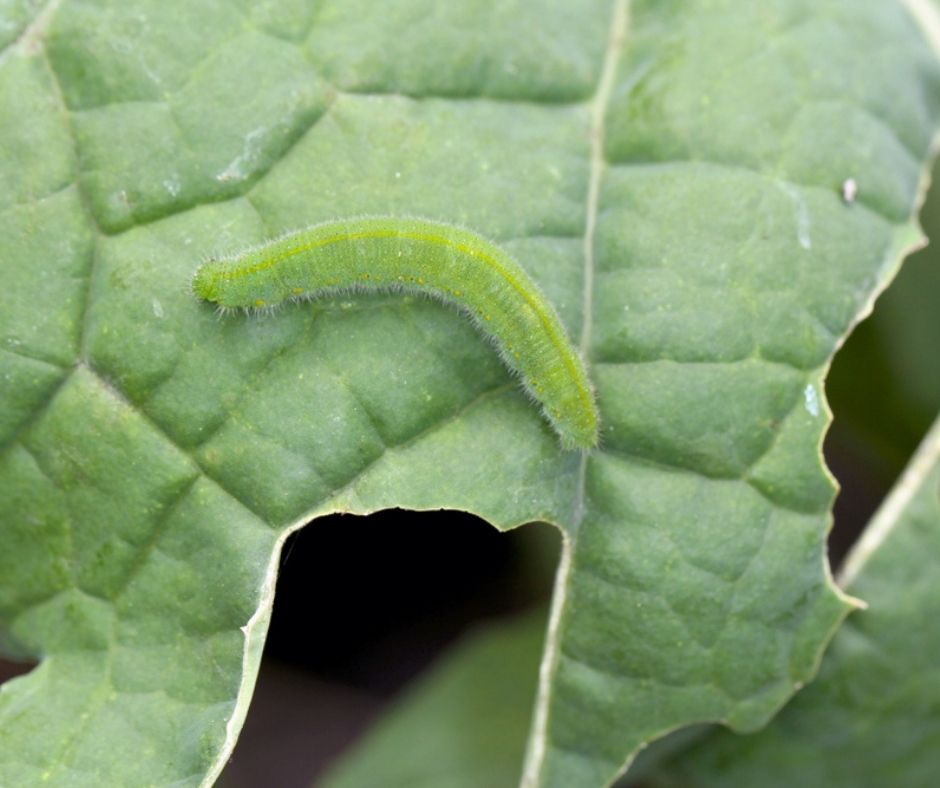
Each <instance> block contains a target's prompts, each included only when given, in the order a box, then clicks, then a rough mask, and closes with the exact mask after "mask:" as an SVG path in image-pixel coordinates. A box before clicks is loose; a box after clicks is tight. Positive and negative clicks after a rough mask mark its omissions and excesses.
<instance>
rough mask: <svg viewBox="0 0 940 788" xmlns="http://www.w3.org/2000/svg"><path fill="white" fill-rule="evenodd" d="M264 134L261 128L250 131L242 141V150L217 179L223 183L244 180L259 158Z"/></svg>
mask: <svg viewBox="0 0 940 788" xmlns="http://www.w3.org/2000/svg"><path fill="white" fill-rule="evenodd" d="M263 136H264V129H261V128H258V129H255V130H254V131H250V132H248V134H247V135H246V136H245V140H244V142H243V143H242V152H241V153H239V154H238V156H236V157H235V158H234V159H232V160H231V161H230V162H229V164H228V166H227V167H226V168H225V169H224V170H222V172H220V173H219V174H218V175H216V176H215V179H216V180H217V181H222V182H223V183H227V182H228V181H240V180H244V179H245V178H246V177H247V176H248V174H249V173H250V172H251V168H252V167H253V166H254V165H255V164H256V162H257V160H258V155H259V154H260V153H261V141H262V138H263Z"/></svg>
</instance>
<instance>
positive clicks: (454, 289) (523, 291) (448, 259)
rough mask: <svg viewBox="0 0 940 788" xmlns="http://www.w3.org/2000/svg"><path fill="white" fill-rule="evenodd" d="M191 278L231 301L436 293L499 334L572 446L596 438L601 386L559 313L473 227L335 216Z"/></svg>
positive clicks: (265, 303)
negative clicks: (350, 293)
mask: <svg viewBox="0 0 940 788" xmlns="http://www.w3.org/2000/svg"><path fill="white" fill-rule="evenodd" d="M192 288H193V292H194V293H195V294H196V295H197V296H198V297H199V298H201V299H203V300H205V301H211V302H213V303H215V304H218V305H219V306H220V307H223V308H228V307H245V308H255V309H263V308H265V307H270V306H274V305H276V304H280V303H282V302H283V301H286V300H289V299H306V298H316V297H318V296H321V295H324V294H328V293H335V292H337V291H339V292H348V291H350V290H353V291H363V292H365V291H376V290H378V291H386V292H387V291H393V292H415V293H426V294H428V295H432V296H435V297H436V298H439V299H441V300H442V301H445V302H447V303H449V304H453V305H455V306H457V307H459V308H460V309H462V310H464V311H466V312H467V313H468V314H469V315H470V317H471V318H472V319H473V321H474V322H475V323H476V325H477V326H478V327H479V328H480V330H481V331H482V332H483V333H484V334H485V335H486V336H488V337H491V338H492V339H493V341H494V342H495V344H496V347H497V348H498V350H499V353H500V355H501V356H502V358H503V360H504V361H505V362H506V364H507V365H508V366H509V368H510V369H511V370H513V371H515V372H518V373H519V375H520V377H521V378H522V382H523V385H524V386H525V388H526V390H528V392H529V393H530V394H531V395H532V396H533V397H534V398H535V399H536V400H538V402H539V403H540V404H541V406H542V409H543V411H544V413H545V416H546V417H547V418H548V420H549V422H551V424H552V426H553V427H554V429H555V431H556V432H557V433H558V435H559V437H560V439H561V443H562V446H563V447H564V448H566V449H568V448H580V449H590V448H592V447H594V446H596V445H597V434H598V414H597V407H596V405H595V403H594V394H593V391H592V388H591V384H590V381H589V380H588V377H587V374H586V372H585V369H584V365H583V363H582V362H581V358H580V357H579V355H578V353H577V351H576V350H575V349H574V347H573V346H572V344H571V342H570V341H569V339H568V337H567V336H566V334H565V330H564V328H563V327H562V325H561V321H560V320H559V319H558V315H557V314H556V313H555V310H554V309H553V308H552V306H551V304H550V303H549V302H548V301H547V300H546V298H545V296H543V295H542V293H541V292H540V291H539V289H538V287H537V286H536V284H535V283H534V282H533V281H532V279H531V278H530V277H529V276H528V275H527V274H526V273H525V271H524V270H523V269H522V267H521V266H520V265H519V264H518V263H517V262H516V261H515V260H513V259H512V257H510V256H509V255H508V254H507V253H506V252H504V251H503V250H502V249H500V248H499V247H498V246H496V245H495V244H493V243H492V242H491V241H488V240H486V239H485V238H482V237H481V236H479V235H477V234H476V233H473V232H470V231H469V230H465V229H463V228H460V227H454V226H453V225H449V224H444V223H443V222H436V221H430V220H427V219H410V218H408V219H403V218H394V217H365V218H358V219H342V220H338V221H332V222H326V223H325V224H318V225H314V226H312V227H308V228H306V229H303V230H298V231H296V232H293V233H290V234H289V235H285V236H283V237H281V238H278V239H276V240H274V241H270V242H268V243H266V244H264V245H262V246H258V247H255V248H252V249H248V250H247V251H244V252H238V253H236V254H233V255H229V256H225V257H220V258H218V259H213V260H209V261H208V262H206V263H205V264H203V265H202V266H201V267H200V268H199V269H198V270H197V271H196V275H195V277H194V278H193V283H192Z"/></svg>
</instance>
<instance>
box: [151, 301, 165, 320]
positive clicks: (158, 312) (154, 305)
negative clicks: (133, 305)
mask: <svg viewBox="0 0 940 788" xmlns="http://www.w3.org/2000/svg"><path fill="white" fill-rule="evenodd" d="M150 307H151V309H153V316H154V317H155V318H157V319H158V320H163V304H161V303H160V301H159V300H158V299H156V298H153V299H151V301H150Z"/></svg>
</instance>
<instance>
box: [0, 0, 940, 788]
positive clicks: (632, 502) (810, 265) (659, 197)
mask: <svg viewBox="0 0 940 788" xmlns="http://www.w3.org/2000/svg"><path fill="white" fill-rule="evenodd" d="M14 8H15V9H19V10H18V11H16V10H15V12H14V13H13V14H12V15H11V17H10V18H11V19H12V20H14V27H15V29H16V31H17V32H15V33H14V34H13V35H14V36H15V37H12V38H10V39H9V40H10V41H11V43H9V44H8V46H7V49H6V50H4V52H3V54H2V55H0V139H2V141H3V145H2V147H0V150H2V151H3V152H2V154H0V157H2V158H0V187H2V188H0V262H2V266H3V275H4V281H5V283H6V284H7V286H6V288H5V289H4V292H3V294H2V295H0V299H2V301H0V347H2V350H0V353H2V358H0V364H2V373H3V374H2V375H0V380H2V383H0V396H2V407H0V414H2V417H0V447H2V454H0V529H2V538H3V542H4V545H5V547H8V549H7V550H6V551H4V553H3V555H2V556H0V578H2V580H0V629H2V633H3V635H2V638H3V640H2V642H3V644H4V648H5V650H6V651H8V652H9V653H12V654H15V655H20V656H31V657H35V658H41V660H42V661H41V664H40V666H39V667H38V668H37V669H35V670H34V671H33V672H32V673H31V674H29V675H28V676H26V677H23V678H19V679H16V680H14V681H12V682H9V683H7V684H4V686H3V690H2V694H0V782H2V783H11V784H34V783H38V782H41V781H52V782H58V783H65V784H72V785H84V784H88V785H101V784H142V783H150V782H156V783H174V784H198V783H199V782H202V781H211V780H212V779H213V778H214V777H215V776H216V775H217V774H218V772H219V771H220V770H221V767H222V764H224V762H225V760H226V758H227V756H228V754H229V752H230V751H231V748H232V746H233V744H234V740H235V737H236V736H237V733H238V729H239V728H240V725H241V721H242V719H243V716H244V713H245V709H246V704H247V702H248V698H249V696H250V694H251V688H252V685H253V683H254V676H255V673H256V670H257V664H258V660H259V658H260V651H261V646H262V643H263V639H264V634H265V630H266V627H267V621H268V617H269V614H270V605H271V601H272V595H273V583H274V576H275V573H276V566H277V563H276V562H277V554H278V551H279V549H280V546H281V544H282V543H283V540H284V538H285V537H286V535H287V534H288V533H289V532H290V531H291V530H292V529H294V528H296V527H299V526H300V525H301V524H303V523H305V522H307V521H308V520H310V519H312V518H313V517H315V516H317V515H319V514H322V513H326V512H331V511H353V512H360V513H367V512H370V511H374V510H376V509H380V508H386V507H390V506H402V507H407V508H414V509H424V508H428V509H431V508H439V507H449V508H456V509H464V510H467V511H472V512H474V513H477V514H479V515H480V516H482V517H484V518H485V519H487V520H488V521H489V522H491V523H493V525H494V526H496V527H497V528H500V529H507V528H510V527H513V526H516V525H519V524H522V523H526V522H531V521H536V520H540V521H546V522H551V523H554V524H556V525H558V526H559V527H560V528H561V529H562V530H563V531H564V533H565V549H564V552H563V559H562V565H561V567H560V570H559V576H558V586H557V589H558V590H557V594H556V599H555V607H554V612H553V615H552V617H551V623H550V627H549V631H548V639H547V648H546V656H545V664H544V670H543V676H544V680H543V683H542V686H541V689H540V693H539V702H538V705H537V713H536V718H535V728H534V734H533V738H532V744H531V748H530V758H529V762H528V767H527V772H526V775H527V776H526V780H527V781H528V782H530V783H541V784H545V785H565V786H568V785H594V784H599V783H602V782H604V781H606V780H609V779H611V778H612V777H613V776H614V775H615V774H616V773H617V772H618V771H619V770H620V769H621V768H622V767H623V765H624V763H625V762H626V761H627V760H628V759H629V757H630V756H631V753H632V752H634V751H635V749H636V748H637V747H639V746H641V745H642V744H643V742H645V741H646V740H648V739H649V738H651V737H653V736H657V735H659V734H661V733H662V732H664V731H665V730H667V729H669V728H671V727H674V726H677V725H681V724H686V723H688V722H691V721H696V720H714V719H723V720H725V721H726V722H728V723H729V724H730V725H732V726H734V727H736V728H739V729H750V728H754V727H756V726H758V725H761V724H762V723H763V722H764V721H766V719H767V718H768V717H769V716H770V715H772V714H773V713H774V712H775V711H776V709H777V708H779V706H780V705H781V704H782V703H784V702H785V700H786V699H787V697H788V696H789V695H790V694H791V692H792V691H793V689H794V688H795V687H796V686H798V685H799V684H801V683H802V682H804V681H806V680H808V679H809V677H810V676H811V675H812V673H813V672H814V670H815V666H816V664H817V661H818V658H819V654H820V651H821V649H822V647H823V645H824V643H825V641H826V640H827V639H828V637H829V636H830V634H831V633H832V631H833V630H834V628H835V627H836V626H837V624H838V622H839V621H840V620H841V618H842V616H843V615H844V614H845V612H846V610H847V607H848V606H847V602H846V600H845V599H844V598H842V597H841V596H840V595H839V594H838V593H837V592H836V591H835V589H834V588H833V586H832V585H831V583H830V582H829V579H828V576H827V573H826V570H825V562H824V555H823V553H824V548H823V536H824V533H825V530H826V528H827V524H828V508H829V504H830V500H831V497H832V487H831V483H830V482H829V480H828V478H827V477H826V475H825V473H824V471H823V468H822V466H821V463H820V458H819V452H818V444H819V441H820V436H821V434H822V431H823V429H824V427H825V424H826V420H827V419H826V413H825V405H824V402H823V401H822V394H821V380H822V376H823V374H824V371H825V369H826V366H827V364H828V359H829V357H830V355H831V353H832V352H833V350H834V348H835V347H836V345H837V344H838V343H839V342H840V341H841V338H842V337H843V336H844V335H845V333H846V332H847V331H848V329H849V328H850V326H851V325H852V324H853V323H854V322H855V321H856V320H857V319H858V316H859V315H860V314H863V313H864V312H865V311H866V309H868V307H869V305H870V301H871V298H872V296H873V294H874V292H876V291H877V290H879V289H880V288H881V287H883V286H884V284H885V283H886V282H887V280H888V278H890V276H891V275H892V274H893V272H894V269H895V268H896V266H897V263H898V260H899V259H900V256H901V253H902V250H904V249H905V248H908V247H909V246H910V245H911V244H912V243H914V242H915V241H916V240H917V237H918V233H917V231H916V229H915V227H914V225H913V223H912V221H911V217H912V214H913V211H914V208H915V206H916V203H917V200H918V196H919V192H918V183H919V180H920V178H921V173H922V170H923V167H924V163H925V161H926V160H927V157H928V152H929V147H930V140H931V138H932V136H933V134H934V131H935V126H936V118H937V101H936V97H937V95H938V94H937V91H936V87H937V76H938V74H937V68H936V64H935V59H934V57H933V54H932V53H931V52H930V51H929V50H928V49H927V47H926V46H925V45H924V44H923V43H922V42H921V40H920V38H919V34H918V32H917V29H916V27H915V25H914V24H913V23H912V21H911V20H910V19H909V18H908V17H907V16H906V15H905V14H904V12H903V11H902V10H901V9H900V7H898V6H896V5H894V4H885V3H883V2H880V0H865V1H864V2H858V0H854V1H853V2H848V1H847V0H841V1H837V0H829V2H825V3H809V2H806V3H793V2H783V1H782V0H781V2H776V3H769V4H760V6H759V7H757V6H755V5H754V4H744V3H734V2H714V3H709V4H691V3H681V2H675V3H666V4H663V3H654V2H636V3H633V4H632V5H630V7H629V8H628V6H627V4H626V3H625V2H622V1H621V0H615V2H613V3H608V2H601V1H600V0H584V1H583V2H581V3H580V4H577V5H574V6H571V7H565V8H561V7H559V6H558V4H555V3H549V2H546V3H531V4H524V5H508V6H506V5H502V4H492V3H487V2H482V0H481V1H480V2H473V3H460V4H446V5H442V4H438V3H435V2H431V0H423V1H421V0H414V1H413V2H409V3H406V4H395V8H394V9H393V10H391V11H389V12H388V13H383V14H376V13H375V12H374V4H371V3H365V2H348V0H347V1H345V2H324V3H321V4H318V5H316V6H314V5H306V4H302V3H292V2H286V1H285V2H270V3H261V4H247V3H244V4H243V3H238V2H221V0H216V1H214V2H203V3H196V4H180V3H155V2H152V0H151V1H148V0H134V1H133V2H116V0H112V2H106V1H105V0H84V1H82V0H72V1H71V2H70V1H69V0H63V1H62V2H52V3H50V4H48V5H46V6H44V7H43V9H42V11H41V12H40V13H39V14H38V15H37V16H35V17H33V18H32V19H31V21H27V14H28V12H27V11H24V10H23V7H22V6H20V5H15V6H14ZM17 20H19V21H17ZM742 108H746V111H742ZM849 178H854V179H855V180H857V182H858V183H859V186H860V194H859V200H858V202H856V203H855V204H854V205H846V204H845V203H844V202H843V200H842V198H841V195H840V190H841V188H842V184H843V183H844V182H845V180H846V179H849ZM362 213H407V214H417V215H426V216H428V217H430V218H438V219H443V220H448V221H457V222H462V223H465V224H467V225H469V226H471V227H473V228H474V229H476V230H479V231H481V232H483V233H484V234H486V235H488V236H489V237H491V238H493V239H494V240H496V241H498V242H500V243H502V244H504V245H505V246H506V248H507V249H509V250H510V251H511V252H512V253H513V254H514V255H515V256H516V257H517V258H518V259H519V260H520V262H521V263H522V264H523V265H524V266H525V267H526V268H527V270H528V271H530V272H531V274H532V275H533V277H534V278H535V279H536V280H537V281H538V282H539V283H540V284H541V285H542V287H543V289H544V290H545V292H546V294H547V295H548V297H549V298H550V299H551V300H552V302H553V303H554V304H555V305H556V306H557V308H558V310H559V312H560V314H561V316H562V318H563V320H564V321H565V322H566V324H567V326H568V328H569V331H570V333H571V334H572V336H573V337H574V338H575V340H576V342H578V343H579V344H580V345H581V346H582V348H583V350H584V352H585V355H586V356H587V357H588V359H589V361H590V363H591V366H592V369H593V378H594V381H595V383H596V385H597V389H598V394H599V398H600V403H601V407H602V412H603V423H604V433H603V438H602V441H603V444H602V447H601V449H600V450H599V451H597V452H595V453H593V454H591V455H588V456H583V455H579V454H571V453H562V452H560V451H559V450H558V446H557V442H556V441H555V439H554V436H553V435H552V434H551V432H550V430H549V429H548V427H547V425H546V424H545V423H544V422H543V420H542V419H541V418H540V416H539V414H538V412H537V410H536V409H535V408H534V407H532V405H531V404H530V403H528V402H527V401H526V400H525V397H524V396H522V394H521V393H520V391H519V389H518V387H517V386H515V385H514V384H513V383H512V381H511V380H510V379H509V377H508V375H507V373H506V372H505V370H504V369H503V367H502V366H501V365H500V363H499V361H498V360H497V359H496V358H495V356H494V354H493V353H492V351H491V349H490V348H488V347H487V345H486V343H485V341H484V340H483V339H481V338H480V337H479V336H478V335H476V334H475V332H474V331H473V330H472V328H471V327H470V326H469V325H468V324H466V322H465V321H462V320H461V319H460V318H458V317H457V316H456V315H454V314H452V313H450V312H448V311H446V310H444V309H442V308H440V307H439V306H437V305H436V304H433V303H428V302H425V301H422V300H408V299H400V298H374V299H372V298H361V299H360V298H357V299H355V300H350V301H346V300H343V299H337V300H334V301H329V302H321V303H316V304H310V305H305V306H303V307H297V308H292V309H286V310H284V311H283V312H282V313H280V314H279V315H277V317H276V318H271V319H260V318H257V317H245V316H233V317H231V318H228V319H225V320H218V319H216V318H215V316H214V315H212V314H211V311H210V310H207V309H205V308H204V306H203V305H201V304H198V303H196V302H195V300H194V299H193V298H192V297H191V296H190V294H189V293H188V288H187V285H188V280H189V276H190V275H191V272H192V271H193V269H194V268H195V267H196V265H197V263H198V262H199V261H200V259H202V258H203V257H204V256H205V255H207V254H209V253H211V252H215V251H220V250H225V249H231V248H239V247H242V246H245V245H247V244H250V243H254V242H257V241H259V240H262V239H264V238H267V237H270V236H272V235H275V234H277V233H279V232H282V231H284V230H286V229H290V228H293V227H297V226H300V225H304V224H309V223H312V222H316V221H321V220H324V219H329V218H335V217H337V216H344V215H349V214H362ZM471 458H472V459H471Z"/></svg>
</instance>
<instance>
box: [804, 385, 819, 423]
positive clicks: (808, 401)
mask: <svg viewBox="0 0 940 788" xmlns="http://www.w3.org/2000/svg"><path fill="white" fill-rule="evenodd" d="M803 407H804V408H806V412H807V413H809V415H810V416H813V417H814V418H815V417H816V416H818V415H819V396H818V395H817V394H816V387H815V386H814V385H813V384H812V383H807V384H806V388H805V389H803Z"/></svg>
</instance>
